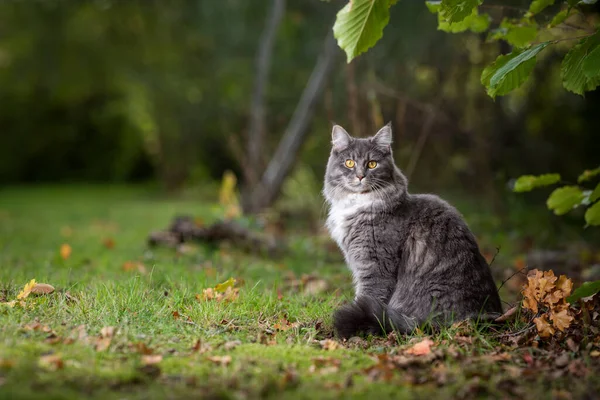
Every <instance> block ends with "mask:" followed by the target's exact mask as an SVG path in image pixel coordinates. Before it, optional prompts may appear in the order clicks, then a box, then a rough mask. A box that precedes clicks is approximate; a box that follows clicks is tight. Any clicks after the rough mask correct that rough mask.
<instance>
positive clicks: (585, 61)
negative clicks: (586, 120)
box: [334, 0, 600, 98]
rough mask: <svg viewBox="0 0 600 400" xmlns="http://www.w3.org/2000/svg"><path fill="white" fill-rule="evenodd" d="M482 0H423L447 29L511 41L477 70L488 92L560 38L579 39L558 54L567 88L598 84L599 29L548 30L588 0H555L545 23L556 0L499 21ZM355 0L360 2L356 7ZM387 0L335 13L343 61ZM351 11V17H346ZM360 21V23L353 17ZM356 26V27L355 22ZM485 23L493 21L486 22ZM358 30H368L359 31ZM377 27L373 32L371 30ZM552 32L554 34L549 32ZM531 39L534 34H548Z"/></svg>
mask: <svg viewBox="0 0 600 400" xmlns="http://www.w3.org/2000/svg"><path fill="white" fill-rule="evenodd" d="M482 3H483V2H482V1H481V0H441V1H428V2H427V7H428V8H429V10H430V11H431V12H434V13H437V15H438V28H439V29H440V30H443V31H446V32H453V33H456V32H463V31H465V30H471V31H473V32H483V31H486V30H489V35H488V38H489V39H490V40H503V41H506V42H508V43H509V44H510V45H511V46H513V51H512V52H511V53H508V54H503V55H499V56H498V57H497V58H496V60H495V61H494V62H493V63H492V64H491V65H490V66H488V67H487V68H485V69H484V71H483V73H482V74H481V83H482V84H483V85H484V86H485V88H486V90H487V93H488V95H489V96H490V97H492V98H495V97H496V96H502V95H505V94H507V93H510V92H511V91H513V90H515V89H517V88H519V87H520V86H521V85H523V84H524V83H525V82H526V81H527V80H528V78H529V76H530V75H531V73H532V71H533V70H534V67H535V64H536V56H537V55H538V53H540V52H541V51H542V50H544V49H546V48H547V47H550V46H551V45H554V46H553V47H557V46H556V45H558V43H560V42H563V41H571V40H577V39H581V40H580V41H579V42H578V43H576V44H575V45H574V46H572V48H571V49H570V50H569V52H568V53H567V54H566V56H565V57H564V59H563V62H562V67H561V77H562V82H563V86H564V88H565V89H567V90H568V91H571V92H573V93H577V94H583V93H584V92H586V91H591V90H594V89H595V88H596V87H597V86H598V85H600V33H598V30H597V28H595V27H593V28H591V29H587V28H584V27H581V28H579V29H576V30H579V31H581V32H583V33H584V34H582V35H577V36H573V35H570V36H568V35H561V34H560V33H557V32H555V31H554V30H553V28H554V27H556V26H558V25H560V24H564V23H565V21H566V20H567V19H568V17H569V16H570V15H574V14H575V13H577V12H579V9H580V8H581V6H580V3H582V4H583V5H585V4H588V3H589V2H580V1H575V0H569V1H559V2H558V3H560V4H561V7H560V8H559V9H557V11H556V12H555V14H554V17H553V19H552V21H551V23H550V24H549V25H547V26H544V25H543V24H542V23H541V22H542V21H543V20H544V18H547V15H542V14H543V13H544V12H545V11H547V10H548V9H549V7H550V6H551V5H553V4H554V3H557V2H556V1H555V0H534V1H532V2H531V3H530V6H529V8H528V9H526V10H525V11H524V12H523V13H522V14H523V15H522V16H521V17H519V18H516V17H513V18H504V19H503V20H502V21H501V22H500V23H499V24H498V23H496V24H495V27H494V26H493V25H494V24H490V19H491V17H490V16H488V15H487V14H483V15H480V14H479V10H480V9H482V8H484V7H485V5H483V4H482ZM355 4H359V5H360V7H355V6H354V5H355ZM388 5H389V4H388V1H387V0H372V1H367V0H363V1H360V2H358V1H356V0H354V1H350V2H349V3H348V4H347V5H346V7H344V9H343V10H342V12H340V14H338V19H337V21H336V25H335V26H336V27H338V29H336V28H334V30H335V31H336V38H337V39H338V44H339V46H340V47H341V48H342V49H344V50H345V51H346V54H347V55H348V62H350V61H352V59H353V58H354V57H356V56H358V55H359V54H361V53H363V52H365V51H367V50H368V49H369V48H370V47H372V46H373V45H374V44H375V42H377V41H378V40H379V39H380V37H381V34H382V31H383V28H384V27H385V25H387V23H388V21H389V12H388V11H387V8H388V7H387V6H388ZM375 7H378V9H380V10H381V12H380V13H372V12H371V9H372V8H375ZM500 7H502V6H500ZM348 12H350V13H352V20H351V21H352V22H350V20H349V17H348ZM358 21H360V22H361V24H360V25H359V24H358V23H357V22H358ZM342 24H343V25H351V26H353V27H355V28H354V29H353V30H350V29H339V26H340V25H342ZM357 26H359V27H360V30H359V28H357ZM490 26H492V27H491V28H490ZM357 32H359V33H362V32H368V33H367V34H365V35H364V37H363V36H361V35H359V34H358V33H357ZM372 32H376V33H372ZM552 36H554V38H552ZM548 37H550V38H551V39H546V40H544V41H541V42H536V40H538V38H548Z"/></svg>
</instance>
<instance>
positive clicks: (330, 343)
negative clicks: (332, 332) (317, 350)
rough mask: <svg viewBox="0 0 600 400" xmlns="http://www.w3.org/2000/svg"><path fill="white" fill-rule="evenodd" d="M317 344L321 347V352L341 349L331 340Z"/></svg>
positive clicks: (338, 344) (337, 343)
mask: <svg viewBox="0 0 600 400" xmlns="http://www.w3.org/2000/svg"><path fill="white" fill-rule="evenodd" d="M319 344H320V345H321V348H322V349H323V350H327V351H330V350H335V349H339V348H340V347H341V345H340V343H339V342H336V341H335V340H331V339H325V340H321V341H320V342H319Z"/></svg>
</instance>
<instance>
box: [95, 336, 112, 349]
mask: <svg viewBox="0 0 600 400" xmlns="http://www.w3.org/2000/svg"><path fill="white" fill-rule="evenodd" d="M110 342H111V338H108V337H106V338H98V339H97V340H96V343H95V346H94V348H95V350H96V351H106V350H108V348H109V347H110Z"/></svg>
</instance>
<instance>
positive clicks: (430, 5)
mask: <svg viewBox="0 0 600 400" xmlns="http://www.w3.org/2000/svg"><path fill="white" fill-rule="evenodd" d="M425 5H426V6H427V9H429V11H430V12H431V13H433V14H437V13H438V12H439V11H440V7H441V6H442V2H441V1H439V0H438V1H426V2H425Z"/></svg>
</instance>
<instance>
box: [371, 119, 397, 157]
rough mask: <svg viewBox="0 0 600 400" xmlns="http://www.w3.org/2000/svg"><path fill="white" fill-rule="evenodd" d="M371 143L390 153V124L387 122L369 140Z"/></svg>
mask: <svg viewBox="0 0 600 400" xmlns="http://www.w3.org/2000/svg"><path fill="white" fill-rule="evenodd" d="M371 141H372V142H373V143H375V144H376V145H377V146H378V147H381V148H383V149H386V150H388V151H390V149H391V145H392V123H391V122H388V124H387V125H386V126H384V127H383V128H381V129H380V130H379V132H377V133H376V134H375V136H373V137H372V138H371Z"/></svg>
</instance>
